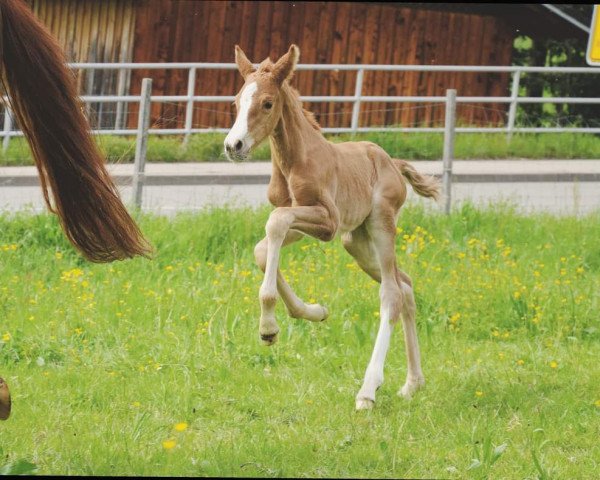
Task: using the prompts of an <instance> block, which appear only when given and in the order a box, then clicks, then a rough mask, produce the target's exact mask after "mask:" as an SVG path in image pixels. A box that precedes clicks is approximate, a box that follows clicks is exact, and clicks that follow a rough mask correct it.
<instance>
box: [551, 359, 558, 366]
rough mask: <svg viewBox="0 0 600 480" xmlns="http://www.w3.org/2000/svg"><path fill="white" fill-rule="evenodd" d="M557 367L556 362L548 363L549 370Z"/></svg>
mask: <svg viewBox="0 0 600 480" xmlns="http://www.w3.org/2000/svg"><path fill="white" fill-rule="evenodd" d="M557 367H558V362H556V361H555V360H552V361H551V362H550V368H557Z"/></svg>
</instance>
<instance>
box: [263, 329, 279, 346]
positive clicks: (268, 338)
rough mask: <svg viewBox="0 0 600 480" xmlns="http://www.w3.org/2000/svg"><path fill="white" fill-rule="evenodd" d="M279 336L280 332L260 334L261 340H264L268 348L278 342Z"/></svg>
mask: <svg viewBox="0 0 600 480" xmlns="http://www.w3.org/2000/svg"><path fill="white" fill-rule="evenodd" d="M278 335H279V331H277V332H275V333H267V334H262V333H261V334H260V339H261V340H262V342H263V344H265V345H267V346H271V345H273V344H274V343H275V342H277V336H278Z"/></svg>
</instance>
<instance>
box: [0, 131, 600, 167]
mask: <svg viewBox="0 0 600 480" xmlns="http://www.w3.org/2000/svg"><path fill="white" fill-rule="evenodd" d="M327 137H328V138H329V139H330V140H331V141H333V142H342V141H348V140H369V141H372V142H375V143H377V144H378V145H381V146H382V147H383V148H384V149H385V150H386V151H387V152H388V153H389V154H390V155H391V156H393V157H395V158H405V159H409V160H439V159H441V158H442V151H443V135H442V134H440V133H393V132H392V133H387V132H380V133H367V134H357V135H351V134H343V135H327ZM224 138H225V135H223V134H197V135H193V136H191V137H190V141H189V143H188V145H187V146H185V147H183V146H182V141H181V139H179V138H176V137H162V136H154V137H151V138H150V141H149V143H148V154H147V160H148V161H149V162H207V161H211V162H214V161H225V157H224V155H223V140H224ZM97 142H98V144H99V145H100V147H101V149H102V150H103V151H104V153H105V155H106V158H107V160H108V161H109V162H133V158H134V155H135V139H134V138H127V137H113V136H97ZM455 157H456V158H457V159H488V158H489V159H494V158H502V159H504V158H531V159H536V158H560V159H565V158H592V159H597V158H600V137H598V136H597V135H591V134H585V133H559V134H548V133H542V134H515V135H514V136H513V137H512V139H511V140H510V141H509V140H508V139H507V137H506V134H503V133H460V134H458V135H457V136H456V144H455ZM252 158H253V159H254V160H257V161H258V160H269V159H270V158H271V152H270V148H269V143H268V142H263V144H262V145H260V146H259V147H258V148H257V149H256V150H255V151H254V153H253V154H252ZM0 165H33V159H32V157H31V153H30V151H29V148H28V147H27V144H26V143H25V142H24V140H23V139H22V138H18V139H13V140H12V141H11V143H10V147H9V149H8V151H7V152H6V153H5V154H2V155H0Z"/></svg>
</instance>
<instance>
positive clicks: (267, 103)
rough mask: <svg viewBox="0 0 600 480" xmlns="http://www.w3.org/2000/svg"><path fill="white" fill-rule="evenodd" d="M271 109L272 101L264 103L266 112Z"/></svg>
mask: <svg viewBox="0 0 600 480" xmlns="http://www.w3.org/2000/svg"><path fill="white" fill-rule="evenodd" d="M271 107H273V102H271V101H270V100H267V101H266V102H265V103H263V108H264V109H265V110H271Z"/></svg>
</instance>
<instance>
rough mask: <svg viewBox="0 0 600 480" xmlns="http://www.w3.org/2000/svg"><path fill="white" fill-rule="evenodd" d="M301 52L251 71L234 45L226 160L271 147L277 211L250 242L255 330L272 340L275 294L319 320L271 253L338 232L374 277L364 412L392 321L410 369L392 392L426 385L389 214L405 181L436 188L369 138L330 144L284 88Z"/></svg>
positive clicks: (359, 404) (361, 396)
mask: <svg viewBox="0 0 600 480" xmlns="http://www.w3.org/2000/svg"><path fill="white" fill-rule="evenodd" d="M299 55H300V51H299V49H298V47H297V46H296V45H292V46H291V47H290V49H289V51H288V52H287V53H286V54H285V55H284V56H283V57H281V58H280V59H279V60H278V61H277V62H276V63H273V62H271V61H270V60H269V59H266V60H265V61H263V62H262V63H261V64H260V66H259V68H258V69H255V68H254V66H253V65H252V63H251V62H250V61H249V60H248V58H247V57H246V55H245V54H244V52H243V51H242V50H241V49H240V48H239V47H238V46H237V45H236V48H235V60H236V63H237V65H238V68H239V71H240V73H241V74H242V76H243V77H244V80H245V84H244V86H243V88H242V89H241V90H240V92H239V93H238V94H237V96H236V100H235V104H236V108H237V112H238V113H237V118H236V120H235V123H234V125H233V127H232V128H231V130H230V132H229V134H228V135H227V137H226V139H225V153H226V155H227V156H228V157H229V159H230V160H232V161H242V160H245V159H246V158H247V155H248V153H249V152H250V150H251V149H252V148H253V147H255V146H256V145H258V144H259V143H261V142H262V141H263V140H264V139H265V138H266V137H269V141H270V144H271V156H272V175H271V181H270V183H269V189H268V198H269V201H270V202H271V203H272V204H273V205H274V206H275V207H276V208H275V210H273V212H271V215H270V216H269V220H268V221H267V225H266V234H267V235H266V237H265V238H264V239H263V240H261V241H260V242H259V243H258V244H257V245H256V248H255V249H254V254H255V257H256V261H257V263H258V265H259V266H260V268H261V269H262V270H263V271H264V272H265V276H264V280H263V283H262V285H261V287H260V292H259V299H260V305H261V317H260V327H259V333H260V337H261V339H262V341H263V342H264V343H265V344H267V345H272V344H273V343H275V341H276V340H277V334H278V332H279V327H278V326H277V322H276V320H275V303H276V301H277V296H278V292H279V295H280V296H281V298H282V299H283V302H284V303H285V305H286V307H287V310H288V312H289V314H290V315H291V316H292V317H294V318H304V319H307V320H310V321H313V322H320V321H323V320H325V318H327V315H328V312H327V309H326V308H325V307H323V306H321V305H319V304H306V303H304V302H303V301H302V300H300V299H299V298H298V297H297V296H296V294H295V293H294V292H293V291H292V289H291V288H290V286H289V285H288V284H287V282H286V281H285V279H284V278H283V275H282V274H281V272H280V271H279V252H280V250H281V247H283V246H285V245H289V244H290V243H292V242H295V241H297V240H299V239H301V238H302V237H303V236H304V235H310V236H312V237H315V238H318V239H319V240H323V241H326V242H327V241H330V240H332V239H333V238H334V237H335V236H336V234H338V233H340V234H341V237H342V242H343V245H344V248H345V249H346V250H347V251H348V252H349V253H350V255H352V256H353V257H354V258H355V259H356V261H357V263H358V265H359V266H360V267H361V268H362V269H363V270H364V271H365V272H366V273H367V274H369V275H370V276H371V277H372V278H373V279H374V280H376V281H377V282H380V284H381V287H380V291H379V297H380V302H381V306H380V319H381V320H380V326H379V332H378V333H377V340H376V341H375V349H374V351H373V355H372V356H371V361H370V362H369V366H368V367H367V371H366V374H365V378H364V382H363V385H362V388H361V389H360V391H359V392H358V394H357V396H356V408H357V409H367V408H372V407H373V405H374V403H375V391H376V390H377V389H378V388H379V386H380V385H381V384H382V383H383V364H384V361H385V356H386V353H387V350H388V347H389V343H390V336H391V333H392V328H393V326H394V324H395V323H396V322H397V321H398V320H399V318H400V317H402V321H403V325H404V339H405V342H406V352H407V360H408V374H407V378H406V383H405V384H404V386H403V387H402V388H401V390H400V392H399V394H400V395H402V396H404V397H410V395H411V394H412V393H413V392H414V391H415V390H417V389H418V388H419V387H420V386H422V385H424V383H425V380H424V377H423V373H422V371H421V363H420V356H419V345H418V341H417V330H416V324H415V300H414V295H413V290H412V282H411V279H410V277H409V276H408V275H407V274H406V273H404V272H402V271H401V270H400V269H399V268H398V266H397V264H396V255H395V251H394V245H395V236H396V220H397V218H398V213H399V211H400V207H401V206H402V204H403V203H404V201H405V199H406V185H405V182H404V178H406V179H407V180H408V181H409V182H410V184H411V185H412V187H413V189H414V190H415V192H417V193H418V194H419V195H422V196H424V197H432V198H437V196H438V193H439V192H438V190H439V187H438V184H437V182H436V181H435V180H434V179H433V178H431V177H425V176H422V175H420V174H419V173H418V172H417V171H416V170H415V169H414V168H413V167H412V166H411V165H409V164H408V163H407V162H405V161H404V160H397V159H392V158H390V156H389V155H388V154H387V153H386V152H385V151H384V150H383V149H382V148H381V147H379V146H378V145H375V144H374V143H371V142H345V143H340V144H335V145H334V144H332V143H330V142H329V141H327V140H326V139H325V138H324V137H323V135H322V134H321V132H320V128H319V125H318V124H317V122H316V121H315V119H314V117H313V115H312V114H311V113H310V112H307V111H306V110H304V109H303V108H302V104H301V102H300V99H299V94H298V92H297V91H296V90H294V89H293V88H292V87H291V86H290V85H289V80H290V79H291V77H292V75H293V71H294V68H295V66H296V64H297V62H298V58H299ZM403 177H404V178H403Z"/></svg>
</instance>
